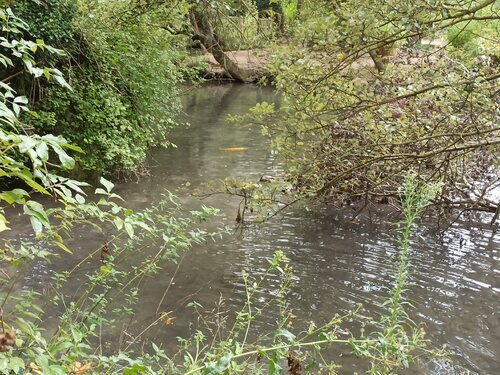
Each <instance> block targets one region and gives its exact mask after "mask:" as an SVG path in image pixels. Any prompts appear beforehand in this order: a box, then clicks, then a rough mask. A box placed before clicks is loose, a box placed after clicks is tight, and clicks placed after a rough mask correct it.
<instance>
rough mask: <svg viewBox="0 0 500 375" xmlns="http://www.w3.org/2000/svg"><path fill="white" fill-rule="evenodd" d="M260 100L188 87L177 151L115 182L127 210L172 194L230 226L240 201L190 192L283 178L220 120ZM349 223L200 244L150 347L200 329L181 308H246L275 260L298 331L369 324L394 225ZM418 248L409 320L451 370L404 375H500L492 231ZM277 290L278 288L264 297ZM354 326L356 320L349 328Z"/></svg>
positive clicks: (263, 93) (38, 276)
mask: <svg viewBox="0 0 500 375" xmlns="http://www.w3.org/2000/svg"><path fill="white" fill-rule="evenodd" d="M263 100H266V101H269V102H273V101H276V100H277V99H276V97H275V94H274V92H273V90H272V89H271V88H265V87H264V88H262V87H260V88H259V87H255V86H251V85H238V84H224V85H206V86H203V87H201V88H197V89H192V90H191V91H190V92H189V93H188V94H186V95H185V96H184V98H183V101H184V112H185V113H184V115H185V118H186V120H187V121H189V122H190V124H191V125H190V127H189V128H187V129H186V128H179V129H177V130H176V131H175V132H174V133H173V135H172V141H173V142H174V143H175V144H176V145H177V148H169V149H158V150H155V151H154V152H153V155H152V157H151V159H150V160H149V163H148V164H149V165H150V175H149V176H144V177H142V178H140V180H139V181H138V182H135V181H132V182H122V183H118V184H117V192H118V193H119V194H121V195H122V196H123V197H125V199H126V201H127V205H129V206H132V208H135V209H140V208H143V207H146V206H147V205H148V204H150V203H151V202H154V201H155V200H157V199H158V196H159V195H160V194H161V193H162V192H163V191H164V189H169V190H171V191H173V192H176V193H177V194H178V195H179V197H180V199H181V201H182V203H183V204H184V205H185V206H186V207H187V208H189V209H195V208H196V207H199V206H200V204H202V203H203V204H207V205H212V206H215V207H218V208H220V209H221V215H220V216H219V217H218V219H217V223H216V224H219V223H223V224H226V225H228V226H230V227H234V226H235V217H236V212H237V206H238V203H239V200H238V199H232V198H228V197H226V196H214V197H211V198H210V199H208V200H206V201H203V202H200V200H199V199H198V198H195V197H192V196H191V195H190V194H189V193H188V191H189V190H191V189H193V188H197V187H199V186H200V184H202V183H204V182H207V181H210V180H213V179H219V178H225V177H242V178H245V179H248V180H254V181H258V179H259V178H260V176H262V175H276V174H279V173H280V170H281V169H282V167H281V166H280V164H279V163H278V162H276V160H275V157H274V156H273V155H272V154H271V153H270V152H269V151H268V149H267V142H266V139H265V138H264V137H263V136H261V134H260V131H259V129H258V128H254V127H252V126H236V125H230V124H228V123H227V122H226V121H225V119H226V116H227V115H228V114H241V113H244V112H245V111H247V110H248V108H250V107H251V106H252V105H254V104H255V103H257V102H259V101H263ZM225 148H241V149H240V150H239V151H227V150H224V149H225ZM186 183H188V184H187V185H189V187H188V188H187V187H186ZM182 187H183V188H182ZM351 216H352V212H349V211H347V212H346V211H345V210H344V211H342V212H339V211H338V210H335V209H333V208H325V207H323V208H319V207H318V208H315V207H312V208H311V209H306V208H304V207H296V208H293V209H291V210H289V211H287V212H286V213H284V215H283V216H281V217H276V218H275V219H273V220H271V221H270V222H268V223H266V224H265V225H262V226H260V227H258V228H257V227H256V228H249V229H246V230H243V231H240V230H235V231H234V233H232V234H229V235H226V236H225V237H224V239H223V240H221V241H217V242H209V243H207V244H205V245H203V246H196V247H195V248H193V249H192V250H190V251H189V252H188V253H186V255H185V256H184V257H183V258H182V261H181V263H180V265H179V268H178V271H177V273H176V276H175V278H174V279H173V283H172V285H171V286H170V288H169V291H168V294H167V296H166V298H165V300H164V302H163V304H162V305H161V309H162V310H163V311H173V313H172V314H173V316H175V318H176V319H175V320H174V321H173V324H171V325H169V326H168V327H167V326H158V327H155V328H154V329H152V330H151V334H150V338H154V339H155V340H157V341H159V342H163V343H165V344H166V345H167V346H168V345H172V346H173V345H174V344H175V340H176V339H175V338H176V337H177V336H181V337H186V336H187V335H188V333H189V332H191V331H192V330H193V329H194V328H193V326H192V325H190V322H192V321H193V319H195V316H194V314H193V313H192V309H190V308H187V307H186V305H187V304H188V303H189V302H192V301H196V302H198V303H200V304H201V305H203V306H205V307H206V308H212V307H213V306H215V304H216V303H217V301H219V300H220V299H221V298H223V299H224V309H225V310H228V311H232V312H234V311H236V310H239V309H240V308H241V306H242V305H243V304H244V302H245V298H246V296H245V291H244V285H243V284H242V281H241V271H242V270H243V269H244V270H246V271H247V272H249V273H251V274H254V275H260V274H262V272H263V270H264V269H265V268H266V265H267V260H266V259H268V258H269V257H271V256H272V254H273V253H274V251H276V250H282V251H283V252H284V253H285V254H286V255H287V256H288V257H289V258H290V259H291V264H292V265H293V267H294V279H293V284H292V291H291V297H290V299H291V301H292V307H293V309H294V311H293V312H294V315H296V320H297V326H301V325H304V324H305V323H306V322H308V321H310V320H314V321H316V322H322V321H328V320H329V319H330V318H331V317H332V316H333V315H334V314H335V313H343V312H346V311H348V310H350V309H353V308H355V307H356V305H357V304H358V303H361V304H362V305H363V310H362V311H363V313H364V314H366V315H371V316H375V317H378V315H379V314H380V313H381V309H380V307H379V305H380V303H381V302H383V300H384V298H385V297H386V296H387V294H388V290H389V288H390V287H391V285H392V281H393V280H392V278H391V276H390V275H391V262H390V259H391V255H393V254H395V253H396V251H397V245H396V241H395V236H394V234H393V231H392V230H391V225H390V224H389V221H390V220H391V219H395V218H396V217H391V216H390V215H389V216H388V217H387V216H386V217H385V220H376V221H375V220H373V221H371V220H369V218H368V217H367V214H363V215H361V217H359V218H358V219H357V220H355V221H354V222H352V221H351V220H350V218H351ZM214 225H215V224H214ZM93 241H94V243H93ZM99 241H102V239H99V238H97V239H95V240H92V239H91V240H88V239H87V240H86V241H85V243H82V244H79V245H78V244H77V251H76V252H75V257H76V258H83V256H84V253H85V249H86V248H89V246H90V248H95V247H96V246H97V245H98V243H99ZM78 248H79V249H78ZM413 248H414V251H413V253H412V259H411V270H412V275H411V279H410V280H411V282H410V286H409V290H408V295H409V297H410V299H411V301H412V304H413V305H414V309H411V310H410V316H411V317H412V318H413V319H414V320H415V321H416V323H418V324H421V325H422V326H423V327H425V330H426V332H427V338H428V339H430V340H431V342H432V345H433V346H435V347H440V346H442V345H444V344H445V345H446V347H447V349H448V350H449V351H450V352H451V355H450V356H449V358H450V359H451V360H452V362H453V364H449V363H448V362H446V361H444V360H432V361H428V362H425V363H422V364H421V366H420V367H419V368H412V369H411V371H410V370H409V372H408V373H410V372H411V373H418V374H462V373H467V371H470V373H473V374H499V373H500V320H499V313H500V310H499V307H500V302H499V297H500V284H499V276H500V235H499V234H498V233H496V234H495V233H494V232H492V231H491V229H489V228H488V227H487V226H482V225H479V224H478V225H475V224H472V223H466V222H460V223H457V224H455V225H454V226H453V227H452V228H451V229H449V230H448V231H447V232H446V233H445V234H444V235H442V236H437V235H436V233H434V232H433V230H431V229H423V230H422V232H421V233H420V236H419V238H418V240H417V241H416V242H415V244H414V246H413ZM78 251H80V253H79V252H78ZM65 258H70V257H66V256H65ZM74 261H75V259H73V260H71V259H70V260H67V261H65V262H68V263H71V262H73V263H74ZM59 266H60V267H64V266H65V265H64V264H62V265H59ZM175 269H176V267H175V266H167V268H166V269H165V270H164V271H162V272H161V273H160V274H159V275H157V276H156V277H155V278H154V279H153V280H149V281H148V282H147V285H146V288H144V290H143V291H142V296H141V308H140V309H137V311H136V315H135V316H134V321H133V324H134V325H135V326H136V327H138V328H137V331H138V332H140V331H141V329H142V328H144V327H146V326H147V325H148V324H150V323H151V322H152V321H153V320H154V319H155V318H156V315H155V310H156V307H157V305H158V303H159V301H160V300H161V298H162V295H163V294H164V292H165V290H166V288H167V287H168V285H169V284H170V283H171V280H172V275H173V272H175ZM46 271H47V270H44V269H39V270H35V271H34V274H33V277H32V278H33V280H32V283H33V284H36V283H39V282H40V280H42V279H43V278H44V275H45V274H46ZM276 282H277V280H274V281H273V280H271V281H270V284H269V287H272V286H276ZM257 304H258V302H257ZM271 310H272V309H271ZM273 321H274V316H273V313H272V311H270V312H269V314H268V315H267V316H265V317H264V318H263V319H261V320H260V321H259V322H258V324H257V325H256V330H257V333H256V334H257V335H258V334H259V330H261V331H262V333H264V332H265V330H266V328H269V327H270V325H271V323H272V322H273ZM356 327H357V323H356V322H352V329H353V330H355V329H356ZM348 328H350V327H349V326H348ZM116 334H117V335H118V333H116ZM254 334H255V333H254ZM341 363H342V364H343V365H344V370H343V371H342V373H346V374H349V373H353V372H354V371H355V370H358V371H360V370H362V367H361V365H359V362H357V361H356V360H354V359H352V358H350V357H349V356H346V357H345V358H344V359H342V361H341Z"/></svg>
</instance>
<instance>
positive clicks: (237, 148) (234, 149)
mask: <svg viewBox="0 0 500 375" xmlns="http://www.w3.org/2000/svg"><path fill="white" fill-rule="evenodd" d="M222 150H223V151H245V150H248V147H224V148H223V149H222Z"/></svg>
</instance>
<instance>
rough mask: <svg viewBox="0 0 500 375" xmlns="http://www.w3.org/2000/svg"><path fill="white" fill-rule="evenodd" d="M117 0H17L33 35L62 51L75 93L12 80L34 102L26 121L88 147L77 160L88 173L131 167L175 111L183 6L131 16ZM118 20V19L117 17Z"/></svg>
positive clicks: (162, 141) (163, 136)
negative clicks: (37, 0) (33, 111)
mask: <svg viewBox="0 0 500 375" xmlns="http://www.w3.org/2000/svg"><path fill="white" fill-rule="evenodd" d="M125 5H126V4H124V3H123V2H121V1H115V2H113V1H108V2H87V1H76V0H64V1H61V0H51V1H46V2H44V3H43V4H42V5H40V4H37V3H35V2H32V1H29V0H26V1H18V2H17V3H16V7H15V8H14V10H15V11H16V12H17V13H18V14H19V15H20V17H22V18H23V19H26V20H27V21H28V22H29V21H31V22H30V25H34V26H33V30H30V32H31V33H32V35H33V37H32V38H39V39H43V40H45V41H50V42H51V43H52V42H53V43H54V44H55V45H56V46H57V47H58V48H61V49H63V50H64V51H65V52H66V56H65V57H63V58H59V59H57V60H56V61H51V62H52V63H55V64H56V65H57V66H58V67H59V69H60V70H61V71H62V72H63V74H64V75H65V76H66V77H68V80H69V82H70V84H71V86H72V88H73V91H72V92H71V93H70V92H67V91H64V90H61V89H59V88H57V87H53V86H50V85H49V86H48V85H46V84H40V83H39V82H38V81H36V80H32V79H30V78H29V77H26V76H25V77H24V81H23V82H19V80H17V82H14V86H17V87H19V88H22V91H24V93H26V95H29V96H30V97H31V99H32V100H33V101H34V102H36V103H35V107H36V109H37V116H35V117H34V118H27V119H25V120H26V122H28V123H29V125H31V126H33V127H34V128H35V130H36V131H37V132H41V133H50V132H55V133H57V134H62V135H64V136H65V137H66V138H67V139H68V140H70V141H71V142H72V143H73V144H76V145H79V146H81V147H82V148H84V149H85V150H86V153H85V154H81V155H79V156H77V161H78V162H79V166H80V167H82V168H83V169H88V170H93V171H121V170H134V169H136V168H137V166H138V165H139V164H140V163H141V162H142V161H143V160H144V158H145V156H146V153H147V150H148V149H149V148H150V147H152V146H155V145H168V141H167V133H168V130H169V129H171V128H172V127H174V126H175V125H176V122H175V119H174V118H175V116H176V114H177V113H178V111H179V102H178V91H177V90H178V89H177V85H178V83H179V82H180V80H181V79H182V78H183V76H186V75H188V74H190V69H189V68H183V67H180V65H181V63H182V61H183V59H184V57H185V52H183V48H181V47H184V46H185V43H187V41H188V39H187V37H182V36H176V35H174V31H175V29H172V28H171V27H170V25H173V26H174V27H175V23H176V21H177V19H178V18H179V17H183V16H184V13H183V10H182V8H180V9H178V10H177V11H175V12H169V11H168V6H167V4H165V6H163V7H162V8H160V9H156V10H155V11H154V12H148V13H145V14H140V12H139V14H137V17H135V18H130V17H129V16H128V15H127V13H126V12H125V11H126V10H128V8H126V6H125ZM120 15H122V19H120V20H119V21H118V22H117V18H118V17H119V16H120Z"/></svg>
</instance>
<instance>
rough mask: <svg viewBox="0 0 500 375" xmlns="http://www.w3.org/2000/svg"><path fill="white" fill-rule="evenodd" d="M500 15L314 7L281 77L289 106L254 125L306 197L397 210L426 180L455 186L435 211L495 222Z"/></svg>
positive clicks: (383, 4)
mask: <svg viewBox="0 0 500 375" xmlns="http://www.w3.org/2000/svg"><path fill="white" fill-rule="evenodd" d="M498 12H499V8H498V4H496V3H495V2H493V1H483V2H478V1H466V2H463V1H460V2H452V4H445V3H441V2H435V4H431V3H429V2H427V1H415V2H411V3H401V2H399V1H391V0H383V1H373V2H366V1H356V0H352V1H344V2H334V3H330V2H324V1H311V2H307V4H304V8H303V9H302V12H301V14H300V21H299V22H297V23H296V24H294V27H293V28H292V38H293V42H292V43H289V44H286V45H285V46H282V47H278V49H277V51H276V53H275V56H274V64H273V65H272V68H271V69H272V72H273V75H274V76H275V77H276V79H275V81H276V84H277V87H278V89H279V90H280V91H281V92H282V93H283V97H284V103H283V106H282V107H281V109H280V110H279V111H276V110H275V109H274V108H272V107H271V106H269V105H266V104H265V103H263V104H262V105H260V106H258V107H256V108H255V109H254V111H253V114H252V116H253V118H254V120H255V121H258V122H259V123H261V124H262V129H263V132H264V133H265V134H268V135H269V136H270V138H271V140H272V142H273V147H274V149H275V150H276V151H278V153H279V154H281V155H282V157H283V158H284V159H285V160H286V161H287V165H288V172H289V173H290V177H289V179H291V180H292V181H293V184H294V186H295V187H296V188H297V189H298V191H299V192H300V194H302V196H317V195H321V196H326V197H329V198H333V200H334V201H336V202H339V203H347V204H349V203H350V202H352V201H356V200H361V199H362V200H364V201H365V203H367V204H368V203H370V202H387V201H388V200H389V199H390V198H391V197H394V196H396V195H397V187H398V186H399V184H400V182H401V180H402V178H403V176H404V174H405V173H406V172H407V171H408V170H414V171H417V172H418V175H419V176H420V178H421V179H422V180H425V181H427V182H431V181H433V182H437V181H442V182H443V183H444V188H443V191H442V193H441V194H440V195H439V197H438V198H436V201H435V203H439V204H441V205H442V206H448V207H462V208H466V209H480V210H485V211H490V212H495V210H496V209H497V206H498V203H497V202H495V201H494V199H493V198H492V197H491V195H490V194H489V192H490V191H492V190H493V189H494V188H495V187H496V186H497V185H498V182H499V179H498V178H499V177H498V173H497V172H496V171H497V168H498V156H499V155H498V144H499V142H500V141H499V135H500V129H499V127H498V113H499V112H498V109H499V102H498V80H499V75H498V67H499V55H498V53H499V45H500V44H499V41H498V27H499V26H498V25H499V22H500V21H499V20H498V19H499V17H500V16H499V13H498ZM457 28H458V29H459V30H458V31H457ZM479 30H481V35H479V33H478V31H479ZM472 35H475V36H474V38H472ZM447 38H450V39H447ZM472 45H475V47H474V48H473V47H471V46H472ZM471 50H474V51H472V53H471ZM478 55H479V56H478Z"/></svg>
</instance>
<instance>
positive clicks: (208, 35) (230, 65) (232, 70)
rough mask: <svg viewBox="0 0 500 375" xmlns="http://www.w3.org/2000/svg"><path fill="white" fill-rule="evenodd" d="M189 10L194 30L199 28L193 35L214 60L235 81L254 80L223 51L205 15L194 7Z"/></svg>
mask: <svg viewBox="0 0 500 375" xmlns="http://www.w3.org/2000/svg"><path fill="white" fill-rule="evenodd" d="M191 12H192V13H191V22H192V23H193V28H194V29H195V30H199V33H198V34H197V35H196V36H195V37H196V39H198V40H199V41H200V42H201V44H202V45H203V46H204V47H205V48H206V49H207V51H208V52H210V53H211V54H212V55H213V56H214V59H215V61H217V62H218V63H219V64H220V66H222V68H223V69H224V70H225V71H226V72H227V73H228V74H229V75H230V76H231V77H232V78H233V79H235V80H236V81H240V82H252V81H253V80H254V74H252V71H250V70H248V69H245V68H242V67H240V66H239V65H238V64H237V63H235V62H234V61H233V60H231V58H230V57H229V56H227V54H226V53H225V52H224V50H223V49H222V46H221V44H220V43H219V37H218V35H216V34H215V33H214V30H213V28H212V25H211V24H210V21H209V19H208V18H207V16H206V15H205V14H204V13H203V12H200V11H198V10H195V9H193V10H192V11H191Z"/></svg>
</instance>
